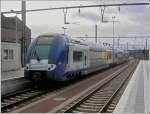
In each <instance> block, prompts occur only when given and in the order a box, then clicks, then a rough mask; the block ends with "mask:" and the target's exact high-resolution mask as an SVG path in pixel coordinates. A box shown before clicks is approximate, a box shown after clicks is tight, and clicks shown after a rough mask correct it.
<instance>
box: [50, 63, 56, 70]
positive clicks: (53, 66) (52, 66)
mask: <svg viewBox="0 0 150 114" xmlns="http://www.w3.org/2000/svg"><path fill="white" fill-rule="evenodd" d="M55 68H56V65H55V64H48V70H54V69H55Z"/></svg>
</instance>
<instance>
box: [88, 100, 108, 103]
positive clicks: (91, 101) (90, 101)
mask: <svg viewBox="0 0 150 114" xmlns="http://www.w3.org/2000/svg"><path fill="white" fill-rule="evenodd" d="M86 102H89V103H94V104H99V103H103V104H104V103H106V101H103V102H101V101H100V102H99V101H93V100H89V99H88V100H86Z"/></svg>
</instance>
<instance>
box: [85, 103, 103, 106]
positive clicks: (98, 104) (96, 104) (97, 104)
mask: <svg viewBox="0 0 150 114" xmlns="http://www.w3.org/2000/svg"><path fill="white" fill-rule="evenodd" d="M83 104H84V105H89V106H90V105H95V106H103V104H100V103H94V104H93V103H89V102H84V103H83Z"/></svg>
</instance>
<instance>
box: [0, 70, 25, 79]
mask: <svg viewBox="0 0 150 114" xmlns="http://www.w3.org/2000/svg"><path fill="white" fill-rule="evenodd" d="M20 77H24V68H20V69H17V70H12V71H7V72H6V71H5V72H2V73H1V80H8V79H13V78H20Z"/></svg>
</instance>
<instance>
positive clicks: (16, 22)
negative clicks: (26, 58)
mask: <svg viewBox="0 0 150 114" xmlns="http://www.w3.org/2000/svg"><path fill="white" fill-rule="evenodd" d="M15 18H16V43H17V42H18V35H17V32H18V30H17V13H16V16H15Z"/></svg>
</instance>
